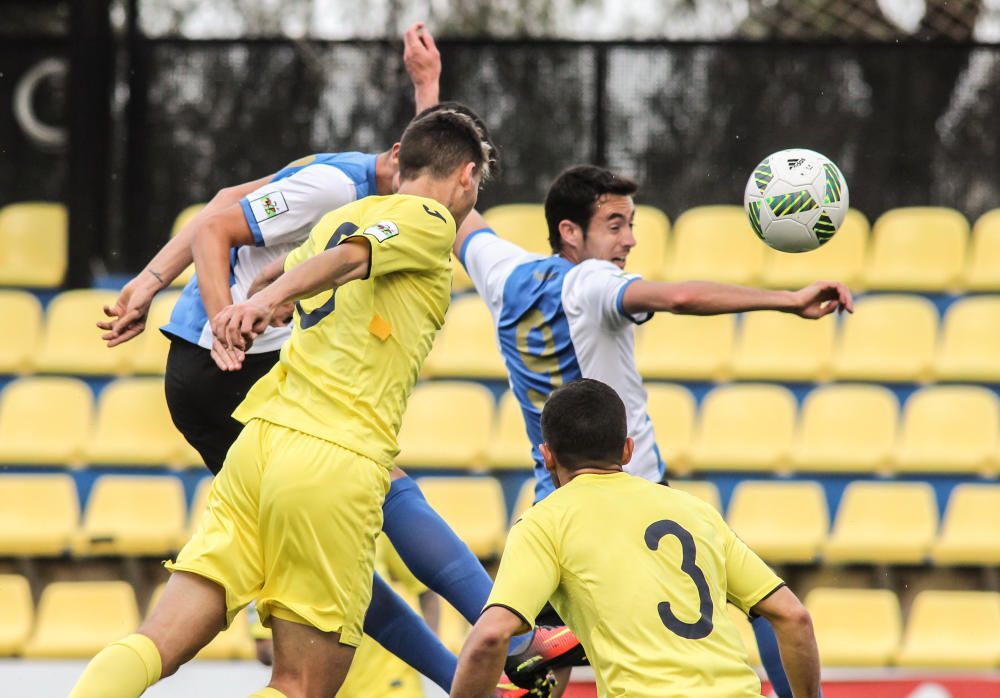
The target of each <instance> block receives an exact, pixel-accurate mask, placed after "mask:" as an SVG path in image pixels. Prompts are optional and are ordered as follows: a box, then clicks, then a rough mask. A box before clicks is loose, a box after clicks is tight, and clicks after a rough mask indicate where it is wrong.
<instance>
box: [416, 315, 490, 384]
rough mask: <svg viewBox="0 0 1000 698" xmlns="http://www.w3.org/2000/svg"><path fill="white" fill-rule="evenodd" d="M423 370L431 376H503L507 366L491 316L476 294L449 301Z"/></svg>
mask: <svg viewBox="0 0 1000 698" xmlns="http://www.w3.org/2000/svg"><path fill="white" fill-rule="evenodd" d="M423 370H424V373H425V374H426V375H427V376H430V377H434V378H440V377H453V378H498V379H503V380H506V378H507V369H506V367H505V366H504V363H503V359H502V358H500V349H499V348H497V340H496V330H495V329H494V327H493V318H492V316H491V315H490V309H489V308H487V307H486V303H484V302H483V300H482V299H481V298H480V297H479V296H477V295H466V296H462V297H461V298H456V299H455V300H454V301H452V303H451V307H450V308H449V309H448V315H447V316H446V318H445V323H444V327H443V328H442V329H441V334H439V335H438V337H437V339H435V340H434V346H433V348H432V349H431V353H430V354H429V355H428V356H427V361H426V362H424V369H423Z"/></svg>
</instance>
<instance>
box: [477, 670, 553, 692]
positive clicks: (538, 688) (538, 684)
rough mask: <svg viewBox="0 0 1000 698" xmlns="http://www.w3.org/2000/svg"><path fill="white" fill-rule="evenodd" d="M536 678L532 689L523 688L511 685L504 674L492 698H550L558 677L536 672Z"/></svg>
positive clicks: (549, 673) (548, 672)
mask: <svg viewBox="0 0 1000 698" xmlns="http://www.w3.org/2000/svg"><path fill="white" fill-rule="evenodd" d="M534 677H535V679H534V685H533V686H532V687H531V688H521V687H520V686H516V685H515V684H513V683H511V681H510V679H508V678H507V675H506V674H502V675H501V676H500V681H499V682H498V683H497V687H496V688H495V689H493V694H492V696H491V698H549V696H550V695H551V694H552V687H553V686H555V685H556V677H555V676H553V674H552V672H551V671H545V672H536V673H535V674H534Z"/></svg>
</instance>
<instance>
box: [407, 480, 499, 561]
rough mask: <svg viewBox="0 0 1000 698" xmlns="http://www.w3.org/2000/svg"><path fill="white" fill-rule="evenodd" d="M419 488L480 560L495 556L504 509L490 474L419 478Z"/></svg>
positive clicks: (494, 481) (497, 549) (497, 484)
mask: <svg viewBox="0 0 1000 698" xmlns="http://www.w3.org/2000/svg"><path fill="white" fill-rule="evenodd" d="M418 484H419V485H420V489H421V491H422V492H423V493H424V496H425V497H426V498H427V501H428V502H429V503H430V505H431V506H432V507H434V510H435V511H437V513H439V514H440V515H441V517H442V518H443V519H444V520H445V521H447V522H448V525H449V526H451V528H452V530H454V531H455V533H456V534H458V537H459V538H461V539H462V540H463V541H464V542H465V544H466V545H468V546H469V549H470V550H471V551H472V552H473V554H474V555H475V556H476V557H478V558H479V559H481V560H487V559H492V558H495V557H498V556H499V555H500V553H501V552H502V551H503V544H504V540H505V539H506V524H507V508H506V507H505V506H504V499H503V490H502V489H501V488H500V483H499V482H497V481H496V480H495V479H493V478H491V477H422V478H420V480H418Z"/></svg>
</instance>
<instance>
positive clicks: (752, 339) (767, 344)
mask: <svg viewBox="0 0 1000 698" xmlns="http://www.w3.org/2000/svg"><path fill="white" fill-rule="evenodd" d="M836 329H837V322H836V319H835V318H833V317H831V316H829V315H828V316H826V317H824V318H820V319H819V320H803V319H802V318H800V317H798V316H796V315H791V314H789V313H777V312H763V313H746V314H744V315H743V323H742V326H741V328H740V333H739V339H738V340H737V342H736V349H735V351H734V353H733V362H732V375H733V377H734V378H742V379H749V380H778V381H817V380H824V379H825V378H827V376H828V374H829V371H830V360H831V358H832V357H833V340H834V334H835V332H836Z"/></svg>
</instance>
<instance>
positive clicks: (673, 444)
mask: <svg viewBox="0 0 1000 698" xmlns="http://www.w3.org/2000/svg"><path fill="white" fill-rule="evenodd" d="M646 395H647V396H648V401H647V403H646V409H647V411H648V413H649V418H650V420H652V422H653V430H654V431H655V433H656V443H657V445H658V446H659V448H660V455H661V456H662V457H663V460H664V462H665V463H666V464H667V472H668V473H670V475H680V474H683V473H687V472H688V471H689V470H690V469H691V468H690V452H689V451H690V448H691V437H692V435H693V433H694V417H695V411H696V410H695V404H694V396H693V395H691V391H689V390H688V389H687V388H685V387H683V386H681V385H670V384H667V383H647V384H646Z"/></svg>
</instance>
